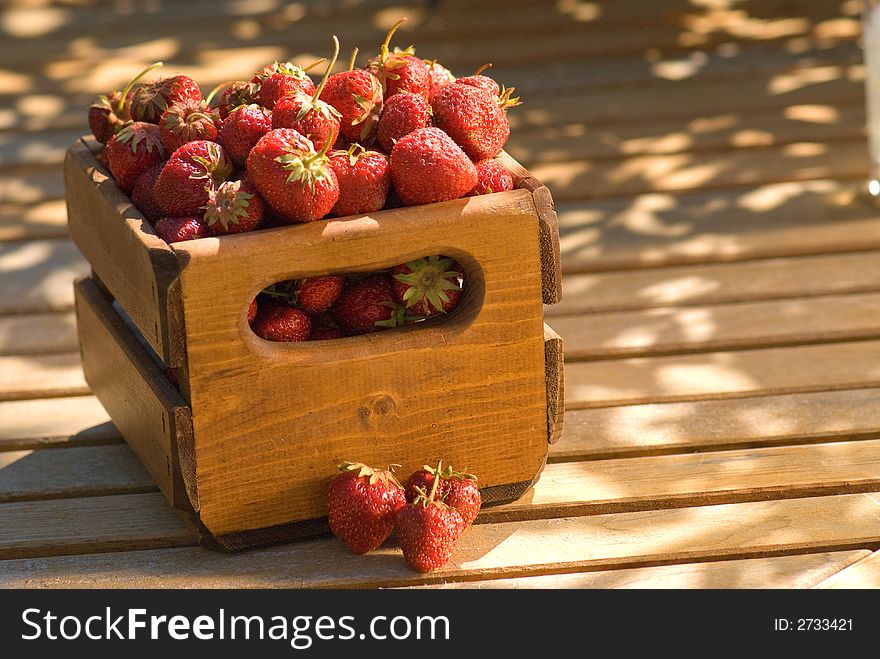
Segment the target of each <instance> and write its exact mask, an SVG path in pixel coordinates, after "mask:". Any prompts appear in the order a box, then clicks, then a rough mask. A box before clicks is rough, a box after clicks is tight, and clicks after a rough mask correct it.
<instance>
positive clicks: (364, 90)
mask: <svg viewBox="0 0 880 659" xmlns="http://www.w3.org/2000/svg"><path fill="white" fill-rule="evenodd" d="M356 57H357V48H355V49H354V52H353V53H352V57H351V61H350V62H349V66H348V68H349V70H348V71H342V72H340V73H334V74H333V75H332V76H330V77H329V78H328V79H327V84H326V85H325V86H324V89H323V90H322V91H321V93H320V94H319V98H320V99H321V100H322V101H324V102H326V103H329V104H330V105H332V106H333V107H334V108H336V109H337V110H338V111H339V114H340V115H341V117H340V119H339V139H338V141H339V142H340V146H341V145H342V144H350V143H352V142H358V143H359V144H369V143H370V142H372V140H373V138H374V137H375V135H376V124H377V123H378V122H379V114H380V113H381V112H382V85H381V84H380V83H379V81H378V80H376V77H375V76H374V75H372V74H371V73H370V72H369V71H364V70H363V69H357V70H352V69H353V67H354V60H355V58H356Z"/></svg>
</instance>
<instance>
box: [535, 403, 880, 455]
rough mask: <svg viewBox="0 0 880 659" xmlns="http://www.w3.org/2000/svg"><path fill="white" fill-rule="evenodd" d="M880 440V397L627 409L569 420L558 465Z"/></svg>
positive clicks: (577, 414)
mask: <svg viewBox="0 0 880 659" xmlns="http://www.w3.org/2000/svg"><path fill="white" fill-rule="evenodd" d="M878 436H880V389H876V388H874V389H870V388H869V389H850V390H844V391H821V392H816V393H804V394H788V395H780V396H761V397H758V398H733V399H729V400H703V401H695V402H684V403H665V404H648V405H624V406H622V407H608V408H596V409H585V410H569V411H568V412H566V413H565V431H564V433H563V435H562V438H561V439H560V441H559V442H558V443H557V444H555V445H554V446H553V447H551V449H550V459H551V460H555V461H561V460H595V459H600V458H607V457H624V456H634V455H655V454H661V453H685V452H688V451H706V450H708V451H711V450H718V449H728V448H736V447H747V446H773V445H784V444H789V445H792V444H804V443H811V442H817V441H833V440H836V439H860V438H867V437H878Z"/></svg>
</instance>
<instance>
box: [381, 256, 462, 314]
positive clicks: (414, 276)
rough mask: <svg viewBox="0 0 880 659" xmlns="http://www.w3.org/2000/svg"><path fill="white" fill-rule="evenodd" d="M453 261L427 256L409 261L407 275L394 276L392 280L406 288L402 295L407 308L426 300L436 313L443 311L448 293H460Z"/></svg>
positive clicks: (458, 274) (447, 300) (459, 274)
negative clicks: (404, 285)
mask: <svg viewBox="0 0 880 659" xmlns="http://www.w3.org/2000/svg"><path fill="white" fill-rule="evenodd" d="M452 264H453V260H452V259H450V258H446V257H441V256H437V255H435V256H428V257H423V258H420V259H416V260H415V261H410V262H408V263H407V264H406V267H407V268H408V269H409V270H410V272H409V273H406V274H404V273H400V274H397V275H394V279H396V280H397V281H399V282H401V283H403V284H406V285H407V286H408V288H407V290H406V292H405V293H404V294H403V302H404V304H406V307H407V308H410V307H413V306H414V305H416V304H418V303H420V302H421V301H422V300H425V299H427V300H428V304H430V305H431V306H432V307H434V309H436V310H437V311H443V305H444V304H447V303H448V302H449V294H448V291H460V290H461V284H460V283H459V281H458V280H459V277H461V276H462V273H461V272H458V271H457V270H452V269H451V268H452V267H453V265H452Z"/></svg>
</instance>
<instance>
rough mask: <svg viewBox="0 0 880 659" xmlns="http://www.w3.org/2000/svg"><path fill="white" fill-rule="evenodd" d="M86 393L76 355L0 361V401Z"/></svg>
mask: <svg viewBox="0 0 880 659" xmlns="http://www.w3.org/2000/svg"><path fill="white" fill-rule="evenodd" d="M87 393H89V388H88V385H86V381H85V379H84V378H83V374H82V368H81V367H80V358H79V353H62V354H58V355H23V356H10V357H0V401H5V400H22V399H26V398H53V397H56V396H81V395H83V394H87Z"/></svg>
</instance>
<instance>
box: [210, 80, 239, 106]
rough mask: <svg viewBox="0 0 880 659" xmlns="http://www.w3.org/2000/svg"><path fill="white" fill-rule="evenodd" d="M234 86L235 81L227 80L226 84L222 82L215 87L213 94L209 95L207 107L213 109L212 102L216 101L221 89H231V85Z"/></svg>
mask: <svg viewBox="0 0 880 659" xmlns="http://www.w3.org/2000/svg"><path fill="white" fill-rule="evenodd" d="M234 84H235V81H234V80H227V81H226V82H221V83H220V84H219V85H217V86H216V87H214V89H212V90H211V93H210V94H208V97H207V98H206V99H205V105H206V106H207V107H211V101H213V100H214V97H215V96H216V95H217V92H219V91H220V90H221V89H224V88H225V87H229V86H230V85H234Z"/></svg>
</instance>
